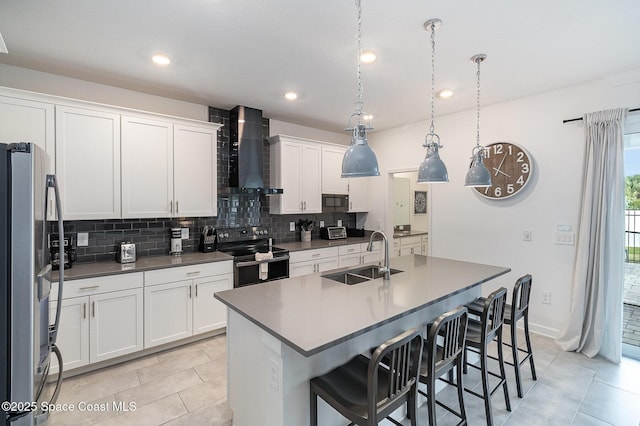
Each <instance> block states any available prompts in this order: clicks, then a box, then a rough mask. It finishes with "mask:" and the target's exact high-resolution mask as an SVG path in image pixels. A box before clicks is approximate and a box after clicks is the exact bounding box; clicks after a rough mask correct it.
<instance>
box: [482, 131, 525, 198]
mask: <svg viewBox="0 0 640 426" xmlns="http://www.w3.org/2000/svg"><path fill="white" fill-rule="evenodd" d="M486 148H487V150H486V151H485V155H486V157H485V159H484V165H485V167H486V168H487V170H489V173H491V186H489V187H487V188H474V189H475V190H476V191H478V193H479V194H480V195H482V196H483V197H486V198H490V199H492V200H496V199H500V200H501V199H504V198H509V197H513V196H514V195H516V194H517V193H518V192H520V191H522V189H523V188H524V187H525V186H526V185H527V183H528V182H529V180H530V178H531V171H532V166H533V164H532V162H531V158H530V157H529V154H527V151H525V150H524V149H523V148H521V147H519V146H518V145H514V144H512V143H508V142H497V143H492V144H489V145H487V146H486Z"/></svg>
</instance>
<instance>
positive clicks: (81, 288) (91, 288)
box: [80, 285, 100, 290]
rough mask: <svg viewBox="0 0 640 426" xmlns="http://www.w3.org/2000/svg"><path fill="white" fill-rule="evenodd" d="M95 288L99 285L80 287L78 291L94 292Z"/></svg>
mask: <svg viewBox="0 0 640 426" xmlns="http://www.w3.org/2000/svg"><path fill="white" fill-rule="evenodd" d="M96 288H100V286H99V285H90V286H88V287H80V290H95V289H96Z"/></svg>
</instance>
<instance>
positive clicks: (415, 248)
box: [400, 244, 422, 256]
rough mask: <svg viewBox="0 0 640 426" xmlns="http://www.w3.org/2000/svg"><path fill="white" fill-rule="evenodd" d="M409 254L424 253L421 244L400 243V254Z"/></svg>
mask: <svg viewBox="0 0 640 426" xmlns="http://www.w3.org/2000/svg"><path fill="white" fill-rule="evenodd" d="M409 254H422V246H421V244H407V245H405V244H400V256H406V255H409Z"/></svg>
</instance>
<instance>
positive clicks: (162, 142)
mask: <svg viewBox="0 0 640 426" xmlns="http://www.w3.org/2000/svg"><path fill="white" fill-rule="evenodd" d="M216 144H217V127H214V126H202V127H199V126H193V125H185V124H180V123H173V122H168V121H158V120H152V119H151V120H150V119H147V118H140V117H131V116H123V118H122V217H125V218H126V217H131V218H137V217H141V218H150V217H178V216H180V217H184V216H215V215H217V164H216V163H217V149H216Z"/></svg>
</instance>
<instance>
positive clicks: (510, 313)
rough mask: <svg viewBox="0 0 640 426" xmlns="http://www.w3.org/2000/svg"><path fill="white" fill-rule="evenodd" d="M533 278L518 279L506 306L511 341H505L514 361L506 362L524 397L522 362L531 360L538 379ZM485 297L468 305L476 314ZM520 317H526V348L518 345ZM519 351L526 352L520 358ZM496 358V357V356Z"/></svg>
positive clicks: (519, 392) (530, 363) (534, 378)
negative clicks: (531, 305) (532, 327)
mask: <svg viewBox="0 0 640 426" xmlns="http://www.w3.org/2000/svg"><path fill="white" fill-rule="evenodd" d="M532 283H533V278H532V277H531V275H529V274H527V275H524V276H522V277H520V278H518V280H517V281H516V284H515V285H514V286H513V294H512V297H511V305H509V304H507V305H506V307H505V314H504V323H505V324H507V325H508V326H509V328H510V332H511V343H506V342H505V343H504V345H505V346H509V347H510V348H511V356H512V358H513V363H511V362H508V361H505V364H507V365H510V366H512V367H513V368H514V370H515V375H516V388H517V390H518V397H520V398H522V396H523V394H524V393H523V392H522V375H521V373H520V367H521V366H522V364H524V363H525V362H527V360H529V365H530V367H531V376H532V378H533V380H538V377H537V376H536V366H535V364H534V362H533V349H532V347H531V338H530V336H529V298H530V296H531V284H532ZM483 303H484V299H483V298H478V299H476V300H474V301H473V302H472V303H471V304H470V305H467V307H468V308H469V312H470V313H473V314H475V315H480V311H481V310H482V304H483ZM520 319H524V322H523V325H524V339H525V343H526V345H527V347H526V349H523V348H521V347H519V345H518V333H517V330H518V329H517V322H518V321H519V320H520ZM519 352H522V353H524V354H526V355H525V356H524V358H522V359H519V356H518V354H519ZM494 359H495V358H494Z"/></svg>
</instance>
